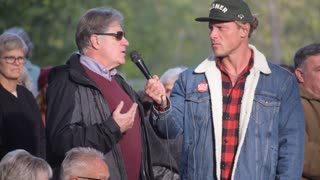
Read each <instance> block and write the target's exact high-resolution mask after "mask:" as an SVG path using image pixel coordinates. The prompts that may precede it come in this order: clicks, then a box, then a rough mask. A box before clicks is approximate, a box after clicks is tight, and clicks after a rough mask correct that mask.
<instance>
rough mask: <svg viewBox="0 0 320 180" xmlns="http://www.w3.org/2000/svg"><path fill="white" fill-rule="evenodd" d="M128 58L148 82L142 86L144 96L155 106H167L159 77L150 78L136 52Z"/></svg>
mask: <svg viewBox="0 0 320 180" xmlns="http://www.w3.org/2000/svg"><path fill="white" fill-rule="evenodd" d="M130 58H131V60H132V61H133V62H134V63H135V64H136V66H137V67H138V68H139V69H140V71H141V72H142V73H143V75H144V76H145V77H146V79H147V80H148V81H147V83H146V85H145V86H144V88H145V92H146V94H147V95H148V96H150V97H151V98H152V99H153V100H154V101H155V102H156V103H157V104H164V105H167V98H166V90H165V88H164V86H163V84H162V83H161V82H160V80H159V77H158V76H157V75H154V76H153V77H152V76H151V74H150V72H149V70H148V68H147V67H146V65H145V64H144V62H143V59H142V58H141V56H140V54H139V53H138V51H132V52H131V53H130Z"/></svg>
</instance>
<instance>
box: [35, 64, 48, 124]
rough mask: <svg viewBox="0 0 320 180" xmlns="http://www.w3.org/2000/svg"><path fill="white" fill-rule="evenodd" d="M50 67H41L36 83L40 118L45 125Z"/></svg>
mask: <svg viewBox="0 0 320 180" xmlns="http://www.w3.org/2000/svg"><path fill="white" fill-rule="evenodd" d="M50 69H51V67H42V68H41V71H40V75H39V78H38V81H37V84H38V95H37V97H36V100H37V103H38V106H39V109H40V113H41V119H42V122H43V124H44V126H45V125H46V112H47V97H46V94H47V87H48V75H49V72H50Z"/></svg>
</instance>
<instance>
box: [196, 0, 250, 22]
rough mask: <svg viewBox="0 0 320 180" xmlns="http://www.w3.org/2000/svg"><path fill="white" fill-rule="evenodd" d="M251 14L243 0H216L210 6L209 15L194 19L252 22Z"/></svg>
mask: <svg viewBox="0 0 320 180" xmlns="http://www.w3.org/2000/svg"><path fill="white" fill-rule="evenodd" d="M253 19H254V18H253V16H252V14H251V11H250V9H249V6H248V5H247V3H245V2H244V1H243V0H216V1H213V2H212V4H211V7H210V12H209V17H198V18H196V19H195V20H196V21H200V22H207V21H212V20H222V21H242V22H249V23H250V22H252V21H253Z"/></svg>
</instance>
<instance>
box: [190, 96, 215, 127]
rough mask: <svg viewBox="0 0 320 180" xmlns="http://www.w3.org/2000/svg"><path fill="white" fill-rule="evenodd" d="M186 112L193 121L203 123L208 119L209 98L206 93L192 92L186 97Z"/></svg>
mask: <svg viewBox="0 0 320 180" xmlns="http://www.w3.org/2000/svg"><path fill="white" fill-rule="evenodd" d="M186 101H187V102H186V104H187V108H188V109H187V112H189V114H188V115H189V117H192V119H193V121H197V122H203V121H208V120H209V119H210V118H209V117H210V115H211V114H210V112H211V110H210V109H211V108H210V96H209V93H208V92H204V93H200V92H194V93H191V94H188V95H187V96H186Z"/></svg>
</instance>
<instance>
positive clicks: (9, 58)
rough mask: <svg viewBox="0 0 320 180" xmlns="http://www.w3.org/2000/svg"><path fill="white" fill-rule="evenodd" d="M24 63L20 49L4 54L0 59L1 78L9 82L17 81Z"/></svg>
mask: <svg viewBox="0 0 320 180" xmlns="http://www.w3.org/2000/svg"><path fill="white" fill-rule="evenodd" d="M24 62H25V56H24V52H23V51H22V50H21V49H13V50H10V51H6V52H4V53H3V54H2V55H1V57H0V76H1V78H2V79H6V80H9V81H11V80H12V81H17V80H18V78H19V77H20V75H21V74H22V72H23V68H24Z"/></svg>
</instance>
